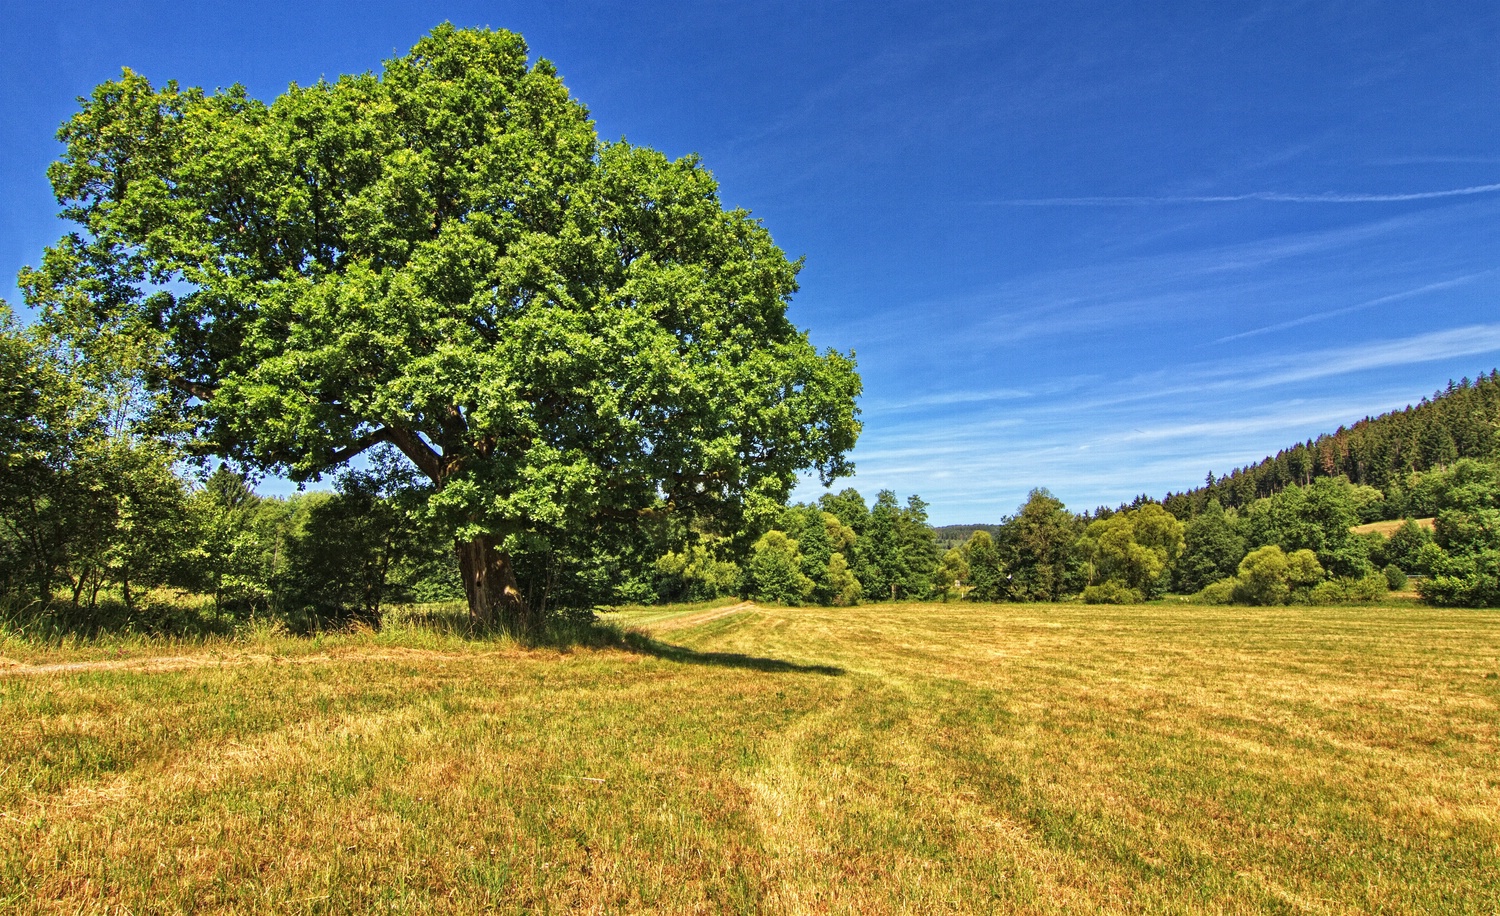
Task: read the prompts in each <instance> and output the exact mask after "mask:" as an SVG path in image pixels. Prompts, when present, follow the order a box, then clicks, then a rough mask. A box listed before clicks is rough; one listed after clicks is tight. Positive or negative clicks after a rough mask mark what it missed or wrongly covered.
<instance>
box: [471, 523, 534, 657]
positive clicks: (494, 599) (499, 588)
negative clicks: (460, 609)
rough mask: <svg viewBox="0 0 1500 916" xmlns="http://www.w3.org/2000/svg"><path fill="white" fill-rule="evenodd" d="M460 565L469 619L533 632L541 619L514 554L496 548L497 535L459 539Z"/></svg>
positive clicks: (479, 622) (480, 624) (482, 624)
mask: <svg viewBox="0 0 1500 916" xmlns="http://www.w3.org/2000/svg"><path fill="white" fill-rule="evenodd" d="M454 549H455V550H456V551H457V552H458V568H459V570H460V572H461V573H462V575H463V580H464V594H465V595H466V596H467V597H468V599H469V619H470V620H472V621H473V622H474V623H475V624H477V625H479V626H489V625H492V624H494V623H497V622H498V623H501V624H503V625H504V626H505V628H506V629H508V630H510V631H511V632H514V633H523V632H529V631H531V630H534V629H536V627H537V625H538V624H539V623H540V620H539V619H538V616H537V615H536V614H534V613H532V610H531V607H530V606H529V605H528V604H527V603H526V599H525V598H523V597H522V596H521V589H520V587H519V586H518V585H517V584H516V572H515V569H514V568H512V566H511V564H510V555H509V554H506V553H502V552H501V551H498V550H496V549H495V542H494V538H492V537H490V536H489V535H480V536H479V537H476V538H474V539H473V540H470V541H458V542H457V543H456V544H455V545H454Z"/></svg>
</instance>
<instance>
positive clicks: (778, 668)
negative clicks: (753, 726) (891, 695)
mask: <svg viewBox="0 0 1500 916" xmlns="http://www.w3.org/2000/svg"><path fill="white" fill-rule="evenodd" d="M621 635H622V648H625V649H629V650H631V651H632V652H639V653H640V654H642V655H650V656H652V657H653V658H661V659H665V660H667V661H672V662H678V663H680V664H684V665H708V666H710V667H716V668H740V669H744V670H747V671H765V672H768V673H772V674H821V675H824V676H825V677H839V676H841V675H843V674H844V669H843V668H839V667H835V666H833V665H802V664H798V663H797V662H789V661H786V660H784V659H780V658H764V657H761V656H758V655H743V654H741V653H739V652H699V651H698V650H697V649H689V648H688V647H687V646H677V645H673V644H671V643H666V642H661V641H660V640H657V639H653V638H652V637H651V636H649V635H647V634H645V633H642V632H641V631H640V630H626V631H625V632H624V633H623V634H621Z"/></svg>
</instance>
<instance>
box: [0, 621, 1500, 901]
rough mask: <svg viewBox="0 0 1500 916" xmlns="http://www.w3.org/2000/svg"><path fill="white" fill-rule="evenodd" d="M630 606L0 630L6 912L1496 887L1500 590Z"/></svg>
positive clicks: (1289, 896)
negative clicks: (549, 614)
mask: <svg viewBox="0 0 1500 916" xmlns="http://www.w3.org/2000/svg"><path fill="white" fill-rule="evenodd" d="M614 616H615V617H617V618H618V620H619V621H620V622H622V623H624V624H627V625H639V626H642V627H644V628H645V629H647V630H649V631H651V632H654V633H659V634H660V637H659V639H660V641H659V642H655V643H647V642H641V643H640V644H639V646H638V648H636V649H624V648H606V649H576V650H573V651H567V652H559V651H556V650H536V649H532V650H526V649H521V648H518V647H515V646H513V645H507V644H502V643H492V642H490V643H486V642H464V641H462V640H458V639H446V640H441V639H437V640H435V639H432V638H429V637H426V636H423V635H422V634H418V633H416V632H414V631H413V632H407V633H401V632H387V633H380V634H361V635H351V636H346V637H336V638H327V639H324V640H321V641H318V642H316V643H314V641H296V640H279V641H278V640H267V641H264V642H263V643H260V644H257V643H253V642H252V643H249V644H243V645H235V644H227V645H216V646H201V647H194V646H191V645H174V646H171V647H169V649H168V651H162V652H159V653H158V654H159V655H161V656H167V657H169V659H170V664H166V663H163V662H161V660H160V659H158V660H157V661H155V662H153V661H151V659H150V656H149V654H148V652H147V649H148V648H149V647H145V646H142V647H132V648H131V650H130V654H133V655H134V656H136V657H134V658H129V659H108V658H84V659H80V658H78V657H77V656H76V655H75V654H70V653H66V652H63V653H58V652H41V651H35V650H31V651H24V647H18V646H15V645H5V646H3V647H0V650H3V651H0V654H4V655H6V656H8V657H10V658H12V659H15V660H17V661H18V664H17V665H13V666H11V668H10V670H11V671H12V672H18V671H21V670H25V669H30V674H29V675H28V676H7V677H0V735H4V736H6V740H5V741H3V742H0V909H4V910H6V911H16V912H23V913H33V912H34V913H51V912H77V911H100V912H102V911H105V910H108V911H126V910H130V911H136V912H141V911H152V912H158V911H166V912H174V911H183V912H185V911H189V910H191V911H200V912H252V911H253V912H364V911H370V910H383V911H392V912H455V913H457V912H473V911H476V910H483V909H491V910H498V911H501V912H521V911H531V910H543V911H546V910H551V911H565V910H580V911H585V912H590V911H593V912H606V911H607V912H618V911H665V912H723V911H730V912H754V911H765V912H849V913H853V912H994V911H1017V912H1038V913H1044V912H1064V911H1078V910H1104V911H1117V912H1185V911H1199V910H1213V911H1220V912H1246V913H1248V912H1265V911H1304V910H1309V911H1355V912H1372V911H1377V910H1379V911H1389V912H1435V911H1442V912H1475V913H1479V912H1493V911H1495V910H1496V908H1497V907H1500V766H1497V764H1496V760H1497V754H1496V751H1497V750H1500V617H1496V616H1495V615H1494V614H1493V613H1484V612H1467V611H1436V610H1432V609H1426V608H1412V607H1402V608H1400V609H1370V608H1358V609H1348V608H1340V609H1329V608H1274V609H1246V608H1196V607H1195V608H1185V607H1180V606H1148V607H1131V608H1101V607H1080V606H1069V605H996V606H972V605H965V606H960V605H941V604H937V605H895V606H890V605H875V606H866V607H859V608H853V609H831V608H820V609H802V608H796V609H785V608H764V607H757V606H754V605H739V606H734V607H721V608H704V607H702V606H699V607H694V608H690V609H687V610H683V611H673V610H670V609H649V610H642V611H638V612H622V613H621V614H619V615H614ZM195 660H196V661H195ZM80 661H82V662H86V663H90V664H91V665H93V666H92V667H90V668H87V669H76V668H75V669H68V668H65V667H62V668H59V667H56V666H66V665H76V664H79V663H80ZM99 662H106V663H109V664H111V665H114V664H115V663H116V662H118V663H119V664H118V666H115V667H105V668H101V667H97V663H99ZM294 662H295V663H294ZM44 666H53V667H52V668H51V670H50V671H43V670H41V669H42V668H43V667H44Z"/></svg>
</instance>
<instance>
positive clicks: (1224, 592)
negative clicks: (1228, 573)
mask: <svg viewBox="0 0 1500 916" xmlns="http://www.w3.org/2000/svg"><path fill="white" fill-rule="evenodd" d="M1238 582H1239V580H1237V579H1234V578H1233V577H1231V578H1228V579H1220V580H1219V581H1217V582H1215V583H1213V584H1211V585H1206V586H1204V587H1203V590H1202V591H1200V592H1198V594H1197V595H1195V596H1194V597H1195V598H1196V599H1197V600H1198V601H1200V602H1202V603H1203V604H1232V603H1234V588H1235V586H1236V585H1237V584H1238Z"/></svg>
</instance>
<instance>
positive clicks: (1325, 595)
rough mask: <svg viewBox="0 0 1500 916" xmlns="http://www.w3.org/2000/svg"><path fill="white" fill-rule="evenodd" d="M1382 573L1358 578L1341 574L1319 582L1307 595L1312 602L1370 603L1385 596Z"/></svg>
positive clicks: (1384, 579) (1384, 583)
mask: <svg viewBox="0 0 1500 916" xmlns="http://www.w3.org/2000/svg"><path fill="white" fill-rule="evenodd" d="M1386 590H1387V586H1386V577H1385V574H1384V573H1374V572H1372V573H1370V574H1369V575H1368V576H1364V577H1362V578H1359V579H1355V578H1351V577H1349V576H1342V577H1340V578H1337V579H1329V580H1328V581H1327V582H1319V583H1318V584H1317V585H1315V586H1313V589H1312V593H1311V594H1310V595H1309V598H1310V599H1311V601H1312V603H1313V604H1370V603H1372V602H1375V601H1379V600H1381V599H1382V598H1384V597H1385V596H1386Z"/></svg>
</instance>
